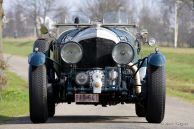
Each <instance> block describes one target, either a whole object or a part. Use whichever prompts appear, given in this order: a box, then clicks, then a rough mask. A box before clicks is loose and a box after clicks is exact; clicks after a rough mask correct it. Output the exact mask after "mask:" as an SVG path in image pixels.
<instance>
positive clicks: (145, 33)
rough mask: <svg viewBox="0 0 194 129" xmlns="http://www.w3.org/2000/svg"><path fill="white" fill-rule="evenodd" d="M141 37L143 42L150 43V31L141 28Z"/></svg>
mask: <svg viewBox="0 0 194 129" xmlns="http://www.w3.org/2000/svg"><path fill="white" fill-rule="evenodd" d="M140 35H141V38H142V42H143V43H148V31H147V30H146V29H143V30H141V33H140Z"/></svg>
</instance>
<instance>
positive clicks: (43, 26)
mask: <svg viewBox="0 0 194 129" xmlns="http://www.w3.org/2000/svg"><path fill="white" fill-rule="evenodd" d="M40 32H41V34H48V29H47V27H46V26H45V25H44V24H41V25H40Z"/></svg>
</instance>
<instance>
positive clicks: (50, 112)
mask: <svg viewBox="0 0 194 129" xmlns="http://www.w3.org/2000/svg"><path fill="white" fill-rule="evenodd" d="M47 95H48V99H47V100H48V101H47V102H48V116H49V117H53V116H54V115H55V102H54V95H53V86H52V85H48V89H47Z"/></svg>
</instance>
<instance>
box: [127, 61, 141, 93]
mask: <svg viewBox="0 0 194 129" xmlns="http://www.w3.org/2000/svg"><path fill="white" fill-rule="evenodd" d="M128 66H129V69H131V70H132V72H133V73H136V72H137V73H136V74H135V77H134V80H135V93H136V94H140V93H141V86H142V85H141V80H140V74H139V71H137V70H138V68H137V66H136V65H133V63H129V64H128Z"/></svg>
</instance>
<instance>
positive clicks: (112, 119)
mask: <svg viewBox="0 0 194 129" xmlns="http://www.w3.org/2000/svg"><path fill="white" fill-rule="evenodd" d="M46 123H147V122H145V120H144V119H142V118H138V117H137V116H101V115H87V116H84V115H80V116H79V115H68V116H55V117H53V118H49V119H48V121H47V122H46ZM1 124H31V121H30V118H29V116H24V117H15V118H12V119H11V120H9V121H5V122H2V123H0V125H1Z"/></svg>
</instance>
